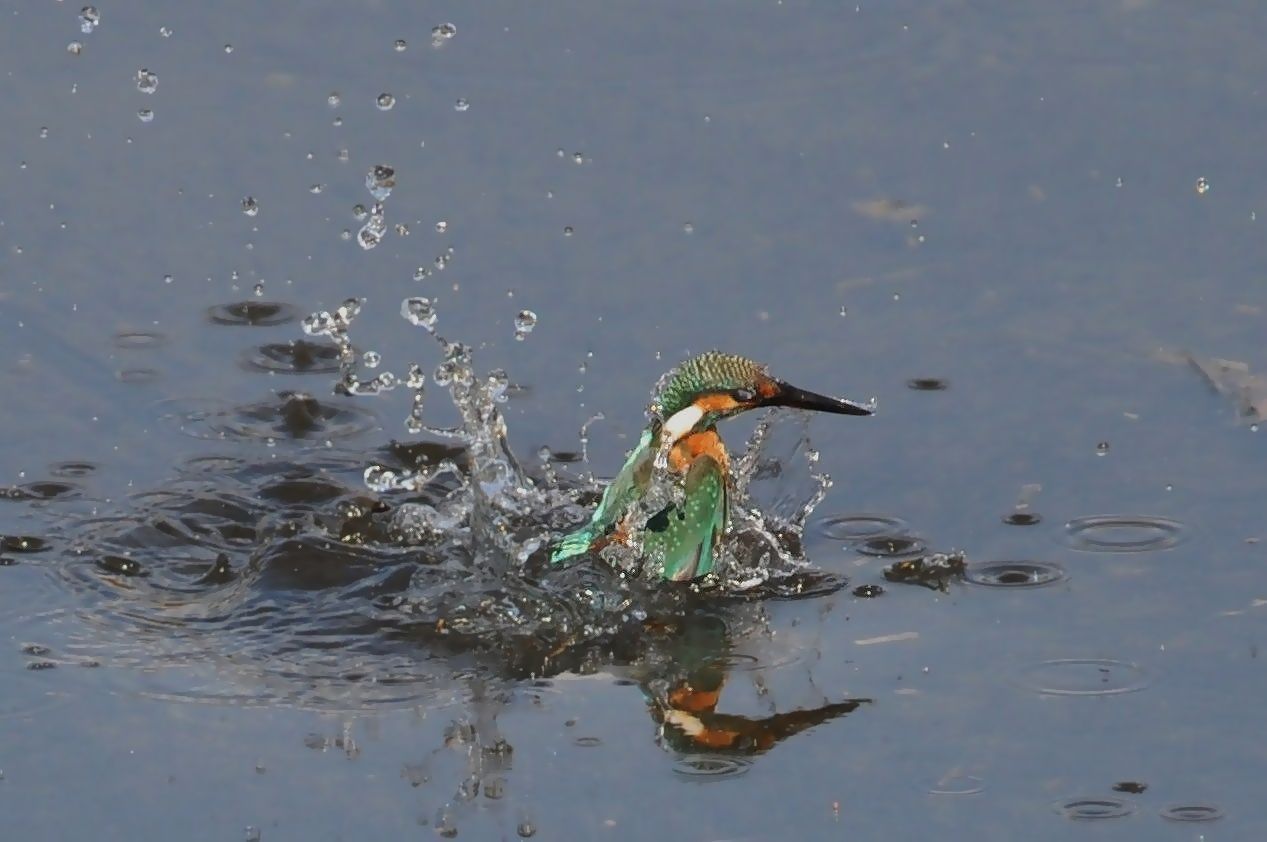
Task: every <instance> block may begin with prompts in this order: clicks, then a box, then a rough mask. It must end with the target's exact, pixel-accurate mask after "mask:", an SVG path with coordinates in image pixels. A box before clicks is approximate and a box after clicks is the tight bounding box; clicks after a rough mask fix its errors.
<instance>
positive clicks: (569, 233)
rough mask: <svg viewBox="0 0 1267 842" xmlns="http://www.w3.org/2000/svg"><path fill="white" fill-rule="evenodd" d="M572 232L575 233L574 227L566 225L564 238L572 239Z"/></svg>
mask: <svg viewBox="0 0 1267 842" xmlns="http://www.w3.org/2000/svg"><path fill="white" fill-rule="evenodd" d="M572 232H573V229H572V226H571V225H566V226H564V228H563V236H565V237H570V236H572Z"/></svg>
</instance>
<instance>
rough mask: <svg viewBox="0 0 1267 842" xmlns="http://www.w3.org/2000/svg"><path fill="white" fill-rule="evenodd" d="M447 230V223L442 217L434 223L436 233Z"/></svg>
mask: <svg viewBox="0 0 1267 842" xmlns="http://www.w3.org/2000/svg"><path fill="white" fill-rule="evenodd" d="M448 230H449V223H447V222H445V221H444V220H443V219H442V220H440V221H439V222H437V223H436V233H437V234H443V233H444V232H446V231H448Z"/></svg>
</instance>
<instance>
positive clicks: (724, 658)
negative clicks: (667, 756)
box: [634, 614, 870, 755]
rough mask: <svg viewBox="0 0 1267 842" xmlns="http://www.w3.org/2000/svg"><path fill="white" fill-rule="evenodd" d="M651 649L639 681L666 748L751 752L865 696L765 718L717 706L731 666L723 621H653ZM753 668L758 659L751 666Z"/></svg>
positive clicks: (829, 717)
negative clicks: (660, 623) (654, 642)
mask: <svg viewBox="0 0 1267 842" xmlns="http://www.w3.org/2000/svg"><path fill="white" fill-rule="evenodd" d="M656 631H658V632H659V634H657V635H655V636H656V637H659V638H660V641H659V645H658V646H656V647H655V649H656V650H657V651H655V652H654V654H651V655H650V657H648V659H647V660H646V661H645V662H644V664H643V665H641V666H639V667H635V668H634V672H636V673H641V675H640V676H639V681H638V683H639V686H640V687H641V688H642V691H643V694H644V695H645V697H646V699H647V703H648V710H649V712H650V714H651V718H652V719H653V720H654V721H655V722H656V724H657V725H658V726H659V730H658V738H659V742H660V744H661V745H662V746H663V747H664V748H666V749H668V750H670V751H673V752H678V753H682V754H693V753H699V752H708V753H727V754H730V753H733V754H741V755H757V754H761V753H763V752H765V751H768V750H769V749H771V748H773V747H774V746H775V745H777V744H778V743H780V742H782V741H783V740H785V739H787V738H788V737H792V736H794V735H796V734H799V733H801V732H802V731H806V730H808V729H810V728H813V727H814V726H816V725H821V724H823V723H825V722H829V721H831V720H833V719H836V718H838V717H841V716H844V715H845V714H847V713H851V712H853V711H854V710H856V709H857V708H858V707H859V706H860V705H862V704H865V703H867V702H869V701H870V700H869V699H860V698H845V699H840V700H837V701H827V700H824V702H823V703H822V704H820V705H817V706H815V707H802V708H795V709H792V710H783V711H778V710H775V711H773V712H771V713H769V714H766V715H764V716H745V715H740V714H734V713H725V712H721V711H718V709H717V708H718V706H719V704H720V702H721V700H722V696H723V693H722V691H723V689H724V687H725V685H726V682H727V679H728V678H729V677H730V674H731V672H733V671H734V670H735V669H736V665H737V664H740V663H743V662H742V661H741V660H739V659H737V658H736V657H734V652H733V648H732V642H731V635H730V632H729V629H728V627H727V624H726V621H725V620H724V619H723V618H722V617H719V616H716V615H710V614H694V615H692V616H689V617H684V618H680V619H679V620H677V621H676V622H674V623H669V624H666V625H663V626H661V627H659V628H658V629H657V630H656ZM753 666H756V667H759V666H760V664H759V662H757V663H755V664H753Z"/></svg>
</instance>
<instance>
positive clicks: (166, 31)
mask: <svg viewBox="0 0 1267 842" xmlns="http://www.w3.org/2000/svg"><path fill="white" fill-rule="evenodd" d="M158 34H159V35H162V36H163V37H164V38H171V37H172V28H171V27H170V26H160V27H159V28H158Z"/></svg>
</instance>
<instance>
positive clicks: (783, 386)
mask: <svg viewBox="0 0 1267 842" xmlns="http://www.w3.org/2000/svg"><path fill="white" fill-rule="evenodd" d="M775 385H777V386H778V387H779V390H778V391H777V392H775V393H774V394H773V395H771V396H770V397H768V398H766V399H765V401H763V403H765V405H766V406H788V407H792V408H794V409H809V410H812V411H814V412H834V413H836V414H837V415H870V414H871V410H870V409H867V408H866V407H865V406H863V405H862V404H858V403H854V402H853V401H847V400H845V399H844V398H831V397H828V396H827V395H820V394H818V393H817V392H807V391H806V390H804V389H798V388H797V387H795V386H793V385H791V384H790V383H784V382H783V381H782V380H776V381H775Z"/></svg>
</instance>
